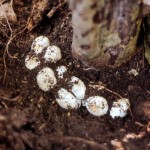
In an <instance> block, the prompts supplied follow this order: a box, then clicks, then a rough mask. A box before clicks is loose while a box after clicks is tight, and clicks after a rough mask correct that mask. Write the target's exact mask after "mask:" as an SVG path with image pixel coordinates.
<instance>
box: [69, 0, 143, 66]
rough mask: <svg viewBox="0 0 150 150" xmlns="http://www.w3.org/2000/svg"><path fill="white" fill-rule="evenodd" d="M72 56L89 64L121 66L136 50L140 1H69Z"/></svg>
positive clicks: (139, 20)
mask: <svg viewBox="0 0 150 150" xmlns="http://www.w3.org/2000/svg"><path fill="white" fill-rule="evenodd" d="M70 1H71V7H72V23H73V42H72V53H73V56H74V57H75V58H77V59H79V60H81V61H82V62H83V63H84V64H85V65H86V66H89V67H93V68H99V67H102V66H110V67H118V66H121V65H122V64H124V63H126V62H128V61H129V60H130V59H131V57H132V56H133V55H134V54H135V53H136V44H137V39H138V35H139V31H140V26H141V21H142V17H141V14H142V13H141V11H142V9H141V0H70Z"/></svg>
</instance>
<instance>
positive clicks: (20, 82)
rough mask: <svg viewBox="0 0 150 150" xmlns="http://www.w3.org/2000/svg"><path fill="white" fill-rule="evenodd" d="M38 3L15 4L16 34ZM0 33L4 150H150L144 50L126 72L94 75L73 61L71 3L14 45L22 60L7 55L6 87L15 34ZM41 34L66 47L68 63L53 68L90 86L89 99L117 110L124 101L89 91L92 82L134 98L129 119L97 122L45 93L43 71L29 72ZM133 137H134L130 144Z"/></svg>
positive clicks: (0, 140)
mask: <svg viewBox="0 0 150 150" xmlns="http://www.w3.org/2000/svg"><path fill="white" fill-rule="evenodd" d="M54 1H55V0H53V1H52V3H51V5H52V4H53V2H54ZM34 2H35V1H33V2H32V1H30V0H28V1H17V0H15V2H14V10H15V12H16V14H17V17H18V22H17V23H16V24H11V26H12V30H13V31H14V34H15V33H18V32H19V31H21V30H22V29H23V28H24V27H25V25H26V22H27V19H28V17H29V15H30V12H31V7H32V5H33V4H34ZM51 5H50V7H51ZM0 28H1V29H2V31H3V32H1V31H0V149H3V150H5V149H7V150H8V149H13V150H19V149H20V150H24V149H27V150H30V149H35V150H43V149H44V150H49V149H53V150H55V149H58V150H62V149H66V150H92V149H94V150H95V149H102V150H103V149H104V150H105V149H116V148H122V147H124V149H131V150H135V149H136V150H146V149H147V150H148V149H150V121H149V120H150V66H149V65H148V63H147V61H146V60H145V58H144V57H143V56H144V49H143V47H142V46H141V47H139V48H138V53H137V55H136V56H134V58H133V59H132V60H131V61H130V62H129V63H128V64H126V65H125V66H123V67H122V68H120V69H113V70H111V69H105V68H103V69H100V70H98V71H94V70H90V69H87V68H85V67H84V66H83V65H81V64H80V62H76V61H74V60H73V58H72V56H71V39H72V26H71V11H70V10H69V9H68V5H67V4H66V5H64V6H63V7H62V8H61V9H59V10H57V12H56V13H55V14H54V15H53V16H52V18H50V19H48V18H47V17H46V16H43V20H42V22H40V24H39V25H38V26H37V27H36V28H35V29H34V30H32V31H31V32H28V31H24V32H23V33H21V34H18V35H17V36H16V38H15V39H14V40H13V41H12V43H11V44H10V45H9V52H10V54H11V55H13V56H16V57H17V58H10V57H9V56H8V55H6V64H7V76H6V80H5V83H4V84H3V79H4V72H5V69H4V63H3V62H4V58H3V53H4V49H5V46H6V43H7V41H8V38H7V37H6V35H5V33H6V34H8V35H9V34H10V32H9V29H8V26H7V24H3V25H1V27H0ZM39 35H45V36H47V37H48V38H49V39H50V41H51V44H55V45H57V46H59V47H60V48H61V50H62V55H63V59H62V60H61V61H60V62H58V63H57V64H56V65H55V66H52V68H55V67H56V66H58V65H60V64H63V65H66V66H68V68H69V69H68V70H69V72H70V75H75V76H77V77H79V78H80V79H82V80H83V81H84V82H85V84H86V86H87V88H88V90H87V93H86V97H89V96H92V95H95V94H96V95H101V96H104V97H105V98H106V99H107V100H108V103H109V106H111V104H112V102H113V101H114V100H116V99H117V98H118V97H117V96H116V95H114V94H113V93H110V92H108V91H106V90H101V91H98V90H95V89H92V88H91V87H89V83H90V82H93V84H98V82H102V83H103V84H105V85H106V87H107V88H108V89H110V90H111V91H113V92H116V93H118V94H120V95H121V96H122V97H125V98H129V99H130V101H131V112H129V114H128V115H127V116H126V117H125V118H123V119H112V118H111V117H110V116H109V113H108V114H107V115H105V116H103V117H94V116H92V115H91V114H89V113H88V112H87V110H86V109H85V108H84V107H81V108H80V109H79V110H76V111H66V110H64V109H62V108H60V107H59V106H58V105H57V103H56V102H55V100H54V98H55V91H50V92H43V91H41V90H40V89H39V88H38V86H37V83H36V79H35V78H36V75H37V72H38V70H39V69H40V68H41V67H42V66H40V67H39V68H37V69H35V70H33V71H29V70H27V69H26V67H25V57H26V55H27V54H28V52H29V51H30V46H31V43H32V41H33V40H34V39H35V38H36V37H37V36H39ZM44 66H49V64H45V65H44ZM132 68H134V69H136V70H138V72H139V74H138V75H137V76H133V75H130V74H129V73H128V71H129V70H131V69H132ZM59 86H62V85H61V84H60V85H59ZM129 134H130V136H131V135H132V138H129V139H127V140H126V141H125V139H124V138H125V137H126V136H127V135H129ZM114 140H117V142H114ZM114 143H115V144H114Z"/></svg>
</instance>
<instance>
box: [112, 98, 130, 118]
mask: <svg viewBox="0 0 150 150" xmlns="http://www.w3.org/2000/svg"><path fill="white" fill-rule="evenodd" d="M129 108H130V102H129V100H128V99H126V98H122V99H119V100H118V101H116V102H113V105H112V108H111V110H110V116H111V117H112V118H113V119H114V118H115V117H121V118H123V117H125V116H126V115H127V111H128V110H129Z"/></svg>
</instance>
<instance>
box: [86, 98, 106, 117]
mask: <svg viewBox="0 0 150 150" xmlns="http://www.w3.org/2000/svg"><path fill="white" fill-rule="evenodd" d="M86 108H87V110H88V111H89V112H90V113H91V114H92V115H94V116H102V115H105V114H106V113H107V111H108V104H107V100H106V99H105V98H104V97H101V96H92V97H89V98H88V99H87V100H86Z"/></svg>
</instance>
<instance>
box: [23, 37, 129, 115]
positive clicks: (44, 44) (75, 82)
mask: <svg viewBox="0 0 150 150" xmlns="http://www.w3.org/2000/svg"><path fill="white" fill-rule="evenodd" d="M41 57H42V58H41ZM61 58H62V54H61V50H60V48H59V47H57V46H55V45H52V46H51V45H50V41H49V39H48V38H47V37H45V36H39V37H37V38H36V39H35V40H34V41H33V43H32V45H31V51H30V52H29V53H28V55H27V56H26V58H25V66H26V68H27V69H29V70H33V69H35V68H37V67H38V66H40V65H41V63H51V64H52V63H56V62H57V61H59V60H60V59H61ZM41 60H43V61H41ZM43 65H44V64H42V66H43ZM54 72H55V73H54ZM65 74H67V67H66V66H63V65H62V66H58V67H56V69H55V71H54V70H52V69H51V68H49V67H43V68H42V69H41V70H40V71H39V72H38V73H37V76H36V81H37V84H38V86H39V88H40V89H41V90H43V91H45V92H47V91H50V90H51V89H53V88H55V87H56V85H59V81H60V80H65V78H64V75H65ZM65 81H68V82H67V83H66V85H67V88H64V87H61V88H60V89H58V91H57V94H56V95H55V98H56V102H57V103H58V105H59V106H60V107H62V108H64V109H78V108H80V107H81V106H83V107H86V108H87V110H88V111H89V113H91V114H92V115H94V116H103V115H105V114H107V112H108V110H109V107H108V102H107V100H106V99H105V98H104V97H101V96H97V95H96V96H91V97H89V98H85V95H86V86H85V84H84V82H83V81H82V80H80V79H79V78H78V77H76V76H70V77H69V79H67V80H65ZM129 109H130V102H129V100H128V99H125V98H122V99H119V100H117V101H116V102H113V104H112V107H111V109H110V116H111V117H112V118H116V117H121V118H122V117H125V116H126V115H127V112H128V110H129Z"/></svg>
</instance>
